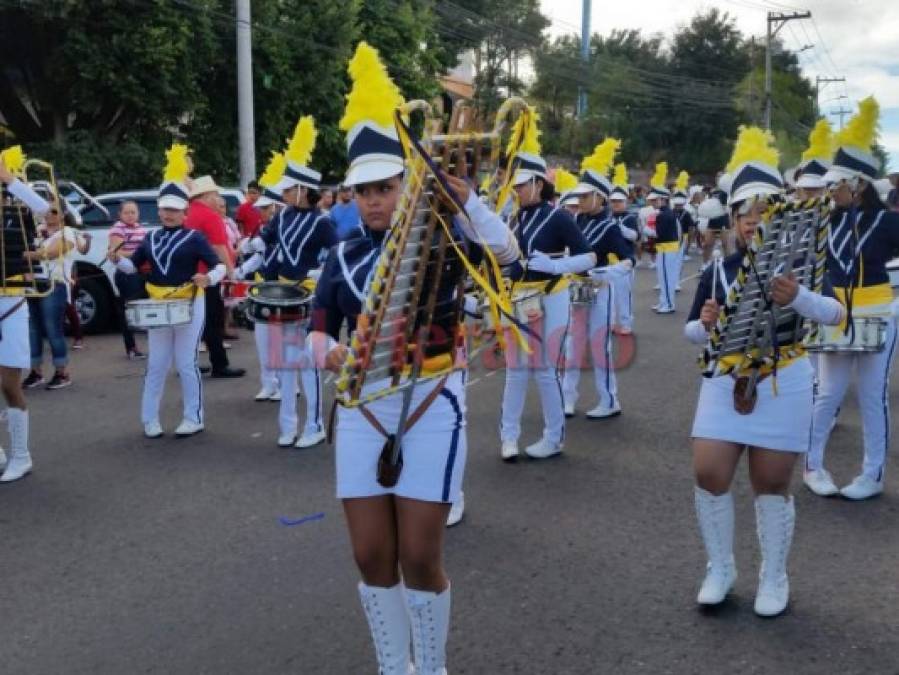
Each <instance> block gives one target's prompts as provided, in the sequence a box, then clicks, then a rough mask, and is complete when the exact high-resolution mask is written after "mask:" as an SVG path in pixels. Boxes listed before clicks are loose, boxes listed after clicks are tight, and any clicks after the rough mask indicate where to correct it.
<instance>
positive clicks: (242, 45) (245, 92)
mask: <svg viewBox="0 0 899 675" xmlns="http://www.w3.org/2000/svg"><path fill="white" fill-rule="evenodd" d="M237 128H238V136H239V139H240V186H241V187H246V185H247V183H249V182H250V181H251V180H253V179H254V178H256V137H255V124H254V122H253V35H252V32H251V29H250V0H237Z"/></svg>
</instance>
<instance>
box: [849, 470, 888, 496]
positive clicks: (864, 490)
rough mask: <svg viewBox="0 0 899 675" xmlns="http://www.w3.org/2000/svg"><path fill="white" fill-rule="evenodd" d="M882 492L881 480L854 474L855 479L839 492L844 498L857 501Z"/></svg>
mask: <svg viewBox="0 0 899 675" xmlns="http://www.w3.org/2000/svg"><path fill="white" fill-rule="evenodd" d="M882 492H883V481H879V480H874V479H873V478H869V477H868V476H865V475H861V476H856V477H855V479H854V480H853V481H852V482H851V483H850V484H849V485H847V486H846V487H844V488H843V489H842V490H840V494H841V495H843V496H844V497H845V498H846V499H851V500H853V501H859V500H862V499H870V498H871V497H876V496H878V495H879V494H881V493H882Z"/></svg>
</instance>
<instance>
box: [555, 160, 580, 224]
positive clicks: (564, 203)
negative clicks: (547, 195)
mask: <svg viewBox="0 0 899 675" xmlns="http://www.w3.org/2000/svg"><path fill="white" fill-rule="evenodd" d="M553 178H554V180H555V186H556V195H557V196H558V201H557V204H558V205H559V206H561V207H562V208H563V209H565V210H566V211H568V213H570V214H571V217H572V218H577V214H578V209H579V207H580V200H581V198H580V195H578V194H577V190H575V188H576V187H577V176H575V175H574V174H573V173H571V172H570V171H566V170H565V169H563V168H562V167H559V168H557V169H556V171H555V176H554V177H553Z"/></svg>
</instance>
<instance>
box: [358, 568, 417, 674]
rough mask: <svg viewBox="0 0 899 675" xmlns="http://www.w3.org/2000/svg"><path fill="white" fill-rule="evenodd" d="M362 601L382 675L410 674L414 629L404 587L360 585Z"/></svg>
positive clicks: (379, 671)
mask: <svg viewBox="0 0 899 675" xmlns="http://www.w3.org/2000/svg"><path fill="white" fill-rule="evenodd" d="M359 598H360V599H361V600H362V608H363V609H364V610H365V617H366V618H367V619H368V627H369V628H370V629H371V638H372V642H374V645H375V653H376V654H377V657H378V674H379V675H408V673H409V672H410V671H411V661H410V659H409V638H410V635H411V626H410V624H409V613H408V612H407V611H406V599H405V596H404V593H403V584H402V583H399V584H397V585H396V586H393V587H391V588H381V587H378V586H367V585H366V584H364V583H361V582H360V583H359Z"/></svg>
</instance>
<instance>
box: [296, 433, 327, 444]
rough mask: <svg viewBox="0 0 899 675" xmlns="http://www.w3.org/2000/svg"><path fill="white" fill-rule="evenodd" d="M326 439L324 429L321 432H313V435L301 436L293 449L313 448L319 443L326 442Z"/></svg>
mask: <svg viewBox="0 0 899 675" xmlns="http://www.w3.org/2000/svg"><path fill="white" fill-rule="evenodd" d="M325 438H326V435H325V432H324V429H322V430H321V431H313V432H312V433H311V434H310V433H305V434H303V435H302V436H300V438H299V440H297V442H296V445H294V446H293V447H295V448H311V447H313V446H315V445H318V444H319V443H322V442H324V440H325Z"/></svg>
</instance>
